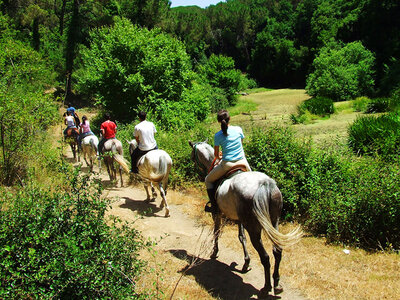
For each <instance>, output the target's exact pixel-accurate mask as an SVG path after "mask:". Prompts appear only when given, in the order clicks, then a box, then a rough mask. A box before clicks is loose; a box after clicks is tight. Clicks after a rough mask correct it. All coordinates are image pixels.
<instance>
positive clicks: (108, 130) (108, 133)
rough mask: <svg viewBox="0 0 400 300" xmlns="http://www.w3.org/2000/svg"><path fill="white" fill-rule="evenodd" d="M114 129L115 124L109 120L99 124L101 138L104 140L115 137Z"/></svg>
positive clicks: (115, 127)
mask: <svg viewBox="0 0 400 300" xmlns="http://www.w3.org/2000/svg"><path fill="white" fill-rule="evenodd" d="M116 129H117V125H116V124H115V123H114V122H113V121H110V120H107V121H105V122H103V123H102V124H101V126H100V131H101V133H102V134H103V138H105V139H106V140H108V139H113V138H115V133H116V132H117V130H116Z"/></svg>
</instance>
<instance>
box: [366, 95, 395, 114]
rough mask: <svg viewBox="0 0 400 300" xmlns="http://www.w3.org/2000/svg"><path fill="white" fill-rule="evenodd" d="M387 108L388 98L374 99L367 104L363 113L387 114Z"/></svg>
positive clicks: (388, 104) (388, 105)
mask: <svg viewBox="0 0 400 300" xmlns="http://www.w3.org/2000/svg"><path fill="white" fill-rule="evenodd" d="M389 107H390V99H389V98H374V99H371V100H370V101H369V102H368V104H367V108H366V110H365V112H366V113H367V114H371V113H380V112H387V111H389Z"/></svg>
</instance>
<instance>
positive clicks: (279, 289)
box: [274, 284, 283, 295]
mask: <svg viewBox="0 0 400 300" xmlns="http://www.w3.org/2000/svg"><path fill="white" fill-rule="evenodd" d="M282 292H283V287H282V286H281V285H280V284H278V286H276V287H274V294H275V295H279V294H281V293H282Z"/></svg>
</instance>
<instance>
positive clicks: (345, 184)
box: [244, 127, 400, 249]
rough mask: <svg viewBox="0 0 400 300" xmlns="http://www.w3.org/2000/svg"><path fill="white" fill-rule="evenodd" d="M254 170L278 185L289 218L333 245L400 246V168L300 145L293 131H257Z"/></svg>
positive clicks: (250, 148) (248, 147)
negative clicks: (324, 237) (300, 221)
mask: <svg viewBox="0 0 400 300" xmlns="http://www.w3.org/2000/svg"><path fill="white" fill-rule="evenodd" d="M244 146H245V152H246V156H247V158H248V160H249V163H250V165H251V166H252V168H253V169H254V170H256V171H261V172H264V173H266V174H267V175H269V176H270V177H272V178H274V179H275V180H276V181H277V184H278V187H279V189H280V190H281V191H282V194H283V198H284V205H283V210H284V215H283V217H284V218H293V217H295V218H297V219H300V220H303V221H304V224H305V226H306V227H307V228H308V229H309V230H310V231H311V232H313V233H314V234H323V235H325V236H326V237H327V239H328V241H330V242H341V243H346V244H352V245H355V246H361V247H364V248H368V249H381V248H382V247H383V248H392V249H393V248H394V249H397V248H398V247H399V246H400V242H399V241H400V228H399V226H398V224H399V222H400V195H399V193H398V190H399V188H400V177H399V174H400V167H399V165H398V164H388V163H383V162H381V161H379V160H373V159H369V158H367V159H358V160H355V159H354V157H353V156H352V154H351V153H347V152H343V153H338V152H327V151H326V150H318V149H315V148H314V147H312V145H311V143H310V142H304V141H299V140H297V139H296V138H295V136H294V132H293V131H292V130H290V129H289V128H284V127H272V128H264V129H260V130H255V131H254V132H253V134H252V135H251V136H250V140H249V141H248V142H246V143H245V145H244Z"/></svg>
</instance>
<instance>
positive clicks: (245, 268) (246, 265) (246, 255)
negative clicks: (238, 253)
mask: <svg viewBox="0 0 400 300" xmlns="http://www.w3.org/2000/svg"><path fill="white" fill-rule="evenodd" d="M238 229H239V241H240V243H241V244H242V246H243V252H244V265H243V268H242V271H241V272H242V273H246V272H248V271H250V270H251V269H249V265H250V256H249V253H248V252H247V246H246V244H247V240H246V235H245V233H244V227H243V224H242V223H239V224H238Z"/></svg>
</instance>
